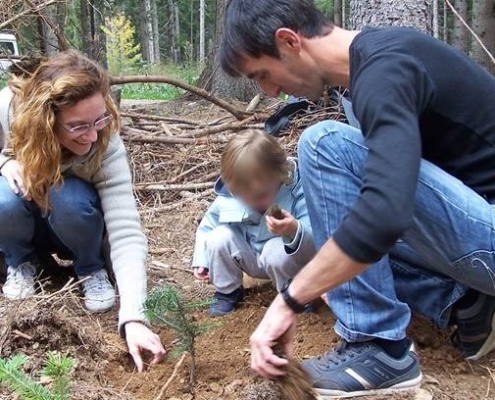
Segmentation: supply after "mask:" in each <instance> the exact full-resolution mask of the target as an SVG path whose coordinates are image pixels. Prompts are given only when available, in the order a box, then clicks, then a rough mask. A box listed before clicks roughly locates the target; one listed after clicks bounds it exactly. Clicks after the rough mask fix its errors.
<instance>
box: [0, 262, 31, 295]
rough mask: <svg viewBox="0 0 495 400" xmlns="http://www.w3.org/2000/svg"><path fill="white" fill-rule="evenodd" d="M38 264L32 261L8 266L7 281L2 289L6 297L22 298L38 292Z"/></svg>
mask: <svg viewBox="0 0 495 400" xmlns="http://www.w3.org/2000/svg"><path fill="white" fill-rule="evenodd" d="M37 274H38V266H37V265H36V264H35V263H33V262H30V261H27V262H25V263H22V264H21V265H18V266H17V267H8V268H7V281H6V282H5V284H4V285H3V288H2V291H3V294H4V296H5V297H6V298H8V299H11V300H21V299H25V298H27V297H30V296H33V295H34V294H36V287H35V284H36V275H37Z"/></svg>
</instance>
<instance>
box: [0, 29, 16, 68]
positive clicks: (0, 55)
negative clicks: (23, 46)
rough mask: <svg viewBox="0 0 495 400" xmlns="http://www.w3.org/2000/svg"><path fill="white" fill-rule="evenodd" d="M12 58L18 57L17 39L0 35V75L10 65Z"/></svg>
mask: <svg viewBox="0 0 495 400" xmlns="http://www.w3.org/2000/svg"><path fill="white" fill-rule="evenodd" d="M12 56H19V48H18V47H17V39H16V38H15V36H14V35H12V34H10V33H0V74H2V72H5V71H6V70H7V69H8V68H9V67H10V66H11V65H12V62H13V60H12V58H11V57H12Z"/></svg>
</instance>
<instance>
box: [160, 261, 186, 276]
mask: <svg viewBox="0 0 495 400" xmlns="http://www.w3.org/2000/svg"><path fill="white" fill-rule="evenodd" d="M151 264H152V265H154V266H155V267H158V268H160V269H161V270H164V271H166V270H167V269H173V270H174V271H180V272H184V273H186V274H194V272H193V271H192V269H184V268H180V267H176V266H174V265H169V264H164V263H162V262H160V261H152V262H151Z"/></svg>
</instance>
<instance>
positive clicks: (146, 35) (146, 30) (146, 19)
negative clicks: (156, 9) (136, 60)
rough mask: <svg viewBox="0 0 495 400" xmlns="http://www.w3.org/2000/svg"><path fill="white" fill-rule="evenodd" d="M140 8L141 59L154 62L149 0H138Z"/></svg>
mask: <svg viewBox="0 0 495 400" xmlns="http://www.w3.org/2000/svg"><path fill="white" fill-rule="evenodd" d="M140 10H141V53H142V56H143V60H144V61H147V62H149V63H154V62H155V59H154V58H155V49H154V44H155V42H154V37H153V23H152V20H151V0H141V1H140Z"/></svg>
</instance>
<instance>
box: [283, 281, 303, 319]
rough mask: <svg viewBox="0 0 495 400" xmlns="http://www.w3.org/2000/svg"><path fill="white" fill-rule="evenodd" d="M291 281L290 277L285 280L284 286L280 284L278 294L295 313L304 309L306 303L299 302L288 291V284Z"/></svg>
mask: <svg viewBox="0 0 495 400" xmlns="http://www.w3.org/2000/svg"><path fill="white" fill-rule="evenodd" d="M291 283H292V279H289V280H288V281H287V282H285V284H284V286H282V290H281V291H280V294H281V295H282V298H283V299H284V301H285V304H287V306H288V307H289V308H290V309H291V310H292V311H294V312H295V313H296V314H301V313H303V312H304V311H305V310H306V305H304V304H301V303H299V302H298V301H297V300H296V299H295V298H294V297H292V296H291V295H290V293H289V286H290V284H291Z"/></svg>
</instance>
